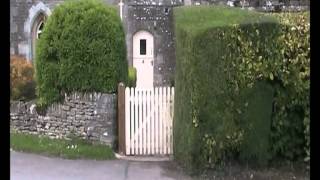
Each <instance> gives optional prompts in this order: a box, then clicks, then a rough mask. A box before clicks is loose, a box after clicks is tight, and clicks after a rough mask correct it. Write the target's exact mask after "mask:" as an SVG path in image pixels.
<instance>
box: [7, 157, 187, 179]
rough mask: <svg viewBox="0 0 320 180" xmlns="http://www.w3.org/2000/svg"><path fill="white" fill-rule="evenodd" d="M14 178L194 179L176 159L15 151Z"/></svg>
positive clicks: (12, 172)
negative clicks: (86, 157)
mask: <svg viewBox="0 0 320 180" xmlns="http://www.w3.org/2000/svg"><path fill="white" fill-rule="evenodd" d="M10 161H11V165H10V174H11V179H12V180H65V179H68V180H191V178H190V177H188V176H186V175H184V174H183V173H182V172H181V170H179V169H178V168H177V167H176V165H175V164H174V163H173V162H169V161H166V162H138V161H126V160H110V161H95V160H67V159H60V158H53V157H45V156H40V155H36V154H27V153H20V152H15V151H12V152H11V155H10Z"/></svg>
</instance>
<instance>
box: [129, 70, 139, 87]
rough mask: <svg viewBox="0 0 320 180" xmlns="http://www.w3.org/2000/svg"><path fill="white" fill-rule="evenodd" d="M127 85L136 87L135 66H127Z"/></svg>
mask: <svg viewBox="0 0 320 180" xmlns="http://www.w3.org/2000/svg"><path fill="white" fill-rule="evenodd" d="M128 72H129V77H128V86H129V87H136V82H137V69H136V68H135V67H129V71H128Z"/></svg>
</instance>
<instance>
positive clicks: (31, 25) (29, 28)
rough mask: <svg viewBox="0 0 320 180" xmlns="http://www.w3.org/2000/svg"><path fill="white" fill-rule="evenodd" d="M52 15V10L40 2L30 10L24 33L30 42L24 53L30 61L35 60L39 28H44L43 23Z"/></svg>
mask: <svg viewBox="0 0 320 180" xmlns="http://www.w3.org/2000/svg"><path fill="white" fill-rule="evenodd" d="M50 15H51V10H50V9H49V8H48V7H47V6H46V5H45V4H43V2H39V3H37V4H36V5H33V6H32V7H31V8H30V9H29V15H28V19H27V20H26V22H25V23H24V32H25V35H26V38H27V41H28V42H27V47H25V49H24V53H25V55H26V57H27V59H28V60H34V58H35V44H36V40H37V36H38V34H39V33H38V32H39V28H41V27H43V25H44V24H43V23H45V21H46V19H47V17H48V16H50ZM41 25H42V26H41Z"/></svg>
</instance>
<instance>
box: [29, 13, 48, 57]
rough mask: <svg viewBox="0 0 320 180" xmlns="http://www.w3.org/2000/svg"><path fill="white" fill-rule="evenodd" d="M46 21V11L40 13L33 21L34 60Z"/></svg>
mask: <svg viewBox="0 0 320 180" xmlns="http://www.w3.org/2000/svg"><path fill="white" fill-rule="evenodd" d="M45 21H46V16H45V14H44V13H39V14H38V16H37V17H36V19H35V20H34V22H33V26H32V31H31V39H32V46H31V48H32V51H31V52H32V55H31V57H32V61H33V62H34V59H35V58H36V44H37V40H38V39H39V38H40V37H41V33H42V31H43V27H44V24H45Z"/></svg>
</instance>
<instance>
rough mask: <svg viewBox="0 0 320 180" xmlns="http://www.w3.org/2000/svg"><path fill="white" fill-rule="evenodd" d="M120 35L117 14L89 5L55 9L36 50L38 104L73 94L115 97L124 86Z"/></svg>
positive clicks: (125, 72) (123, 48)
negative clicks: (96, 93) (107, 94)
mask: <svg viewBox="0 0 320 180" xmlns="http://www.w3.org/2000/svg"><path fill="white" fill-rule="evenodd" d="M127 76H128V67H127V61H126V46H125V35H124V30H123V27H122V23H121V21H120V18H119V16H118V14H117V11H116V9H114V8H113V7H109V6H107V5H105V3H103V2H100V1H93V0H89V1H88V0H80V1H67V2H64V3H62V4H61V5H59V6H57V7H56V8H55V9H54V11H53V13H52V15H51V16H50V17H49V19H48V21H47V23H46V26H45V27H44V30H43V34H42V36H41V39H39V41H38V44H37V54H36V80H37V83H38V86H37V95H38V97H39V99H38V104H39V105H40V106H46V105H48V104H51V103H52V102H54V101H57V100H59V99H60V94H63V93H65V92H66V93H69V92H72V91H80V92H88V91H91V92H92V91H98V92H105V93H109V92H115V91H116V87H117V84H118V82H120V81H123V82H126V81H127Z"/></svg>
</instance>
